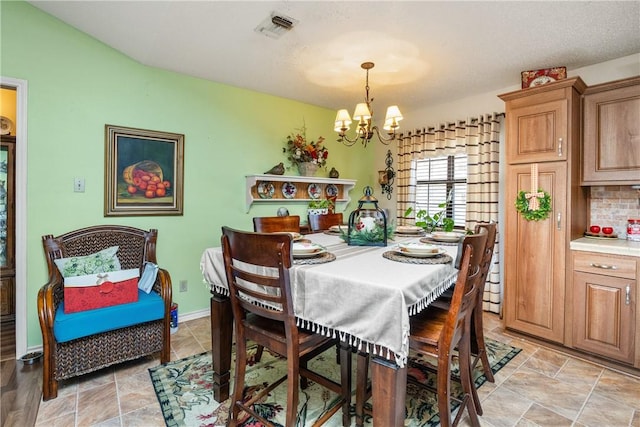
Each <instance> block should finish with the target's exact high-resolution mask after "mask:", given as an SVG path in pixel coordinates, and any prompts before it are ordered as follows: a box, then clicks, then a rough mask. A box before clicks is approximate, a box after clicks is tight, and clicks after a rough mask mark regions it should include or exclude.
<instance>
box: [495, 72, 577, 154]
mask: <svg viewBox="0 0 640 427" xmlns="http://www.w3.org/2000/svg"><path fill="white" fill-rule="evenodd" d="M585 89H586V85H585V84H584V82H583V81H582V79H580V77H574V78H571V79H565V80H560V81H558V82H555V83H549V84H546V85H542V86H538V87H534V88H529V89H525V90H518V91H515V92H510V93H506V94H504V95H500V98H501V99H502V100H503V101H505V102H506V117H507V136H506V138H507V141H508V143H507V147H506V157H507V163H509V164H518V163H537V162H554V161H558V160H567V158H569V156H570V154H569V152H570V150H572V149H574V147H576V148H577V147H578V145H577V142H578V141H579V138H580V127H579V123H580V96H581V94H582V93H583V92H584V90H585Z"/></svg>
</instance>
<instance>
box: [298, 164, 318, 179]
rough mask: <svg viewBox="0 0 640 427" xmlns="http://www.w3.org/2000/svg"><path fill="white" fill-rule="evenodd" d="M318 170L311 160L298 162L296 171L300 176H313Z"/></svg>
mask: <svg viewBox="0 0 640 427" xmlns="http://www.w3.org/2000/svg"><path fill="white" fill-rule="evenodd" d="M317 171H318V165H317V164H316V163H313V162H302V163H298V172H300V175H301V176H315V175H316V172H317Z"/></svg>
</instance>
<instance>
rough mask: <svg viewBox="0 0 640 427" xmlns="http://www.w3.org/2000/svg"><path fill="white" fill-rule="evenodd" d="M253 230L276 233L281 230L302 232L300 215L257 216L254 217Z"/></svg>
mask: <svg viewBox="0 0 640 427" xmlns="http://www.w3.org/2000/svg"><path fill="white" fill-rule="evenodd" d="M253 231H255V232H257V233H276V232H279V231H289V232H292V233H299V232H300V216H299V215H287V216H256V217H253Z"/></svg>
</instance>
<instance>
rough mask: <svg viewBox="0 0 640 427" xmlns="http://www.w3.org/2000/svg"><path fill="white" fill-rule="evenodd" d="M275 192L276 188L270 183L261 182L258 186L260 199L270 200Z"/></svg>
mask: <svg viewBox="0 0 640 427" xmlns="http://www.w3.org/2000/svg"><path fill="white" fill-rule="evenodd" d="M275 191H276V188H275V187H274V186H273V184H272V183H271V182H270V181H262V182H261V183H260V184H258V196H260V198H261V199H270V198H272V197H273V194H274V193H275Z"/></svg>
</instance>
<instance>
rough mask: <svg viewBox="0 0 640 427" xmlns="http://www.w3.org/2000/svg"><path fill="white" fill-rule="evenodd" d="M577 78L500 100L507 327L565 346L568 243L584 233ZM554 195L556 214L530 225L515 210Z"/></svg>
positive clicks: (579, 83)
mask: <svg viewBox="0 0 640 427" xmlns="http://www.w3.org/2000/svg"><path fill="white" fill-rule="evenodd" d="M585 87H586V86H585V84H584V82H583V81H582V80H581V79H580V78H579V77H575V78H572V79H565V80H560V81H558V82H555V83H549V84H546V85H543V86H539V87H535V88H529V89H524V90H520V91H515V92H510V93H507V94H504V95H500V98H501V99H502V100H504V101H505V102H506V109H505V110H506V129H507V132H506V157H507V165H506V168H505V169H506V196H505V197H506V203H505V206H506V209H505V239H504V241H505V243H504V246H505V247H504V253H505V266H504V271H505V289H504V318H505V326H506V327H507V328H509V329H512V330H515V331H518V332H522V333H526V334H529V335H532V336H535V337H539V338H542V339H545V340H548V341H552V342H556V343H559V344H564V343H565V295H566V292H567V283H568V281H570V280H571V277H572V275H571V272H570V271H569V272H567V267H568V266H569V265H570V261H571V259H570V251H569V242H570V241H571V240H572V239H573V238H577V237H579V236H582V233H584V230H585V229H586V223H587V208H586V200H587V197H586V191H585V189H583V188H580V187H579V182H580V150H579V144H580V96H581V94H582V92H583V91H584V89H585ZM533 164H536V165H537V170H538V187H539V188H541V189H542V190H544V191H546V192H547V193H549V195H550V196H551V209H552V211H551V213H550V215H549V217H548V218H547V219H545V220H541V221H527V220H525V219H524V218H523V217H522V215H520V213H519V212H518V211H517V210H516V209H515V206H514V203H515V200H516V197H517V196H518V193H519V192H520V191H530V190H531V170H532V165H533Z"/></svg>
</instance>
